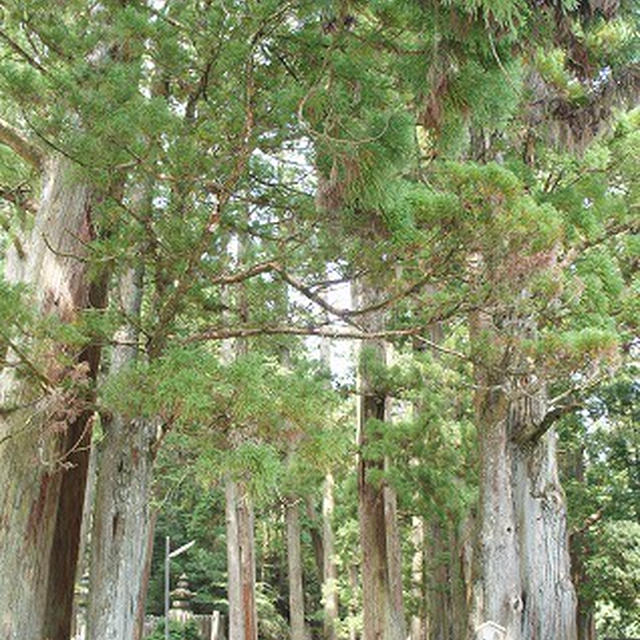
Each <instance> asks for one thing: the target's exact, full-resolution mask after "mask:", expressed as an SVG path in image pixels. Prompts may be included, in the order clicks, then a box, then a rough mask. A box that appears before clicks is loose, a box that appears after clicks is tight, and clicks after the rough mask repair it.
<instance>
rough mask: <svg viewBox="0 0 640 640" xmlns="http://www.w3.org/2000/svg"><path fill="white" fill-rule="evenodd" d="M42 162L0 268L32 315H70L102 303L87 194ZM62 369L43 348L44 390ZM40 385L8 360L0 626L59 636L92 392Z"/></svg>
mask: <svg viewBox="0 0 640 640" xmlns="http://www.w3.org/2000/svg"><path fill="white" fill-rule="evenodd" d="M43 167H44V168H43V189H42V195H41V199H40V205H39V207H38V211H37V213H36V216H35V220H34V225H33V228H32V230H31V231H30V233H27V234H25V238H23V239H22V241H21V243H20V244H21V246H22V247H24V250H25V253H22V252H20V251H17V249H16V247H15V245H14V246H13V247H10V248H8V251H7V257H6V274H5V275H6V278H7V280H8V281H9V282H12V283H23V284H25V285H28V286H29V288H30V289H31V291H32V292H33V295H34V297H35V303H36V305H37V308H38V309H39V312H40V313H41V314H43V315H46V314H53V315H56V316H58V317H59V318H60V319H61V320H62V321H63V322H69V321H71V320H73V319H74V318H75V317H76V315H77V313H78V312H79V311H80V310H82V309H84V308H87V307H89V306H91V305H95V306H102V305H103V304H104V298H105V294H104V287H103V286H102V283H101V282H97V283H94V284H91V283H90V281H89V278H88V274H87V264H86V262H84V256H85V254H86V243H88V242H89V241H90V240H91V239H92V228H91V218H90V216H91V202H92V198H93V195H92V193H91V190H90V189H89V187H88V186H87V185H86V184H82V183H79V182H77V181H76V182H74V181H73V179H72V177H71V176H72V169H71V166H70V165H69V163H68V162H66V161H64V160H60V159H58V158H49V159H47V160H46V161H44V165H43ZM99 353H100V352H99V349H98V348H97V347H91V346H88V347H87V348H85V349H84V350H83V352H82V353H81V354H80V356H79V358H78V359H77V360H76V363H77V365H80V367H81V368H84V371H85V372H86V377H87V380H91V379H92V378H94V377H95V374H96V370H97V366H98V360H99ZM9 357H10V358H11V357H12V354H9ZM77 370H78V371H79V370H80V369H79V368H78V369H77ZM68 374H69V371H68V370H67V371H63V370H61V367H60V366H59V365H58V366H56V365H55V363H54V359H53V357H52V358H51V365H50V370H49V371H47V372H46V376H47V377H48V378H49V383H50V385H51V386H50V389H49V390H48V392H51V389H52V388H53V387H54V386H55V385H57V384H58V383H59V382H61V381H62V379H63V378H64V377H65V376H66V375H68ZM40 393H41V391H40V390H39V389H36V387H35V385H34V384H33V383H32V382H30V381H28V380H27V379H18V378H17V377H16V376H15V372H14V371H13V370H12V369H7V370H5V371H3V372H2V374H1V376H0V403H1V404H11V403H16V402H17V403H24V404H28V403H32V408H30V409H23V410H19V411H16V412H14V413H12V414H10V415H8V416H6V417H2V418H0V441H2V444H0V486H2V487H3V492H2V497H1V498H0V557H1V558H2V564H3V566H2V571H1V572H0V601H1V602H2V603H3V612H2V614H0V635H2V637H3V638H8V639H11V640H13V639H16V640H17V639H20V640H41V639H42V638H49V639H50V640H66V638H68V635H69V632H70V627H71V613H72V601H73V585H74V579H75V571H76V563H77V556H78V546H79V537H80V526H81V520H82V504H83V499H84V487H85V482H86V475H87V466H88V450H89V442H90V416H91V411H90V410H89V409H88V408H87V400H90V399H91V398H90V397H79V396H69V397H68V398H66V399H64V400H63V401H62V402H60V401H59V402H58V404H61V405H62V407H63V408H57V409H51V406H52V404H55V402H53V403H52V402H51V400H52V398H53V397H54V396H50V397H48V398H47V397H44V398H41V399H40V400H39V399H38V396H39V394H40ZM54 393H55V392H54ZM59 400H62V399H59ZM56 425H57V426H56Z"/></svg>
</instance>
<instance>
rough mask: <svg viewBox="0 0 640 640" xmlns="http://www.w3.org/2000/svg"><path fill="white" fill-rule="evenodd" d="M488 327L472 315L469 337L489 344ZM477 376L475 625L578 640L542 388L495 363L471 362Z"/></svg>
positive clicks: (516, 634) (512, 634)
mask: <svg viewBox="0 0 640 640" xmlns="http://www.w3.org/2000/svg"><path fill="white" fill-rule="evenodd" d="M490 325H493V326H495V323H493V322H492V323H489V322H488V318H487V317H484V318H482V319H481V318H480V316H479V315H476V316H475V317H474V318H472V322H471V334H472V340H474V339H478V340H479V339H480V337H481V336H482V339H484V340H486V339H487V336H490V335H492V334H491V332H492V328H491V326H490ZM503 366H504V363H503ZM475 371H476V387H477V391H476V394H475V412H476V425H477V429H478V438H479V445H480V446H479V448H480V508H479V523H480V526H479V541H478V542H479V544H478V554H477V560H478V563H477V564H476V570H477V571H476V579H475V585H474V600H475V602H474V612H475V615H474V616H473V618H472V623H473V626H477V625H478V624H480V623H482V622H484V621H487V620H492V621H493V622H496V623H498V624H500V625H502V626H503V627H505V629H506V633H507V637H509V638H512V639H513V640H519V639H520V638H522V639H523V640H533V639H534V638H540V639H545V640H546V639H547V638H548V639H549V640H551V639H552V638H566V639H567V640H575V638H576V637H577V636H576V634H577V630H576V598H575V593H574V590H573V585H572V583H571V577H570V564H569V551H568V536H567V529H566V526H567V525H566V505H565V501H564V494H563V491H562V488H561V487H560V484H559V480H558V471H557V461H556V450H555V434H554V432H553V430H552V429H551V430H547V431H546V432H539V426H540V425H541V424H543V420H544V418H545V415H546V403H545V401H544V395H543V393H542V392H541V391H540V389H539V385H538V389H537V390H536V389H534V388H533V387H534V386H535V385H532V384H526V385H525V386H526V388H524V387H523V388H520V386H519V383H518V381H517V380H515V379H512V378H511V377H509V376H508V375H505V374H502V373H501V372H500V371H499V368H498V367H496V366H491V365H489V366H486V367H485V366H482V365H479V364H478V363H476V367H475ZM529 434H533V435H529Z"/></svg>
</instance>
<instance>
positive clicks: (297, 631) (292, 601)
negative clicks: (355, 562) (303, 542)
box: [285, 499, 305, 640]
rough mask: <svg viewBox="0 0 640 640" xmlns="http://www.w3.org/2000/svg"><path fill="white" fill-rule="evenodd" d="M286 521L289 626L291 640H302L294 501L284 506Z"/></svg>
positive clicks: (299, 555) (297, 514)
mask: <svg viewBox="0 0 640 640" xmlns="http://www.w3.org/2000/svg"><path fill="white" fill-rule="evenodd" d="M285 518H286V521H287V564H288V569H289V625H290V627H291V640H304V639H305V633H304V590H303V586H302V550H301V548H300V533H301V532H300V512H299V507H298V502H297V501H296V500H295V499H289V500H287V503H286V505H285Z"/></svg>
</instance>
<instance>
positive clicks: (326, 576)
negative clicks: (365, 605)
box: [322, 472, 338, 640]
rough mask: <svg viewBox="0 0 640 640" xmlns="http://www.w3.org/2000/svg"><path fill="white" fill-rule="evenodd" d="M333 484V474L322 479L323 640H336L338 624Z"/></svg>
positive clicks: (328, 474)
mask: <svg viewBox="0 0 640 640" xmlns="http://www.w3.org/2000/svg"><path fill="white" fill-rule="evenodd" d="M334 484H335V483H334V479H333V474H332V473H331V472H329V473H327V474H326V475H325V477H324V487H323V492H322V547H323V571H322V599H323V607H324V637H325V640H336V638H337V635H336V624H337V622H338V584H337V582H338V567H337V565H336V559H335V546H334V536H333V510H334V497H333V491H334Z"/></svg>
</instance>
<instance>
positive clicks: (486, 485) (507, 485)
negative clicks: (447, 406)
mask: <svg viewBox="0 0 640 640" xmlns="http://www.w3.org/2000/svg"><path fill="white" fill-rule="evenodd" d="M491 330H492V323H491V322H490V321H489V318H488V316H487V315H485V314H482V315H481V314H480V312H476V313H475V314H474V315H473V316H472V318H471V326H470V333H471V340H472V342H474V343H482V341H484V340H486V339H487V336H488V335H490V332H491ZM480 357H481V356H480V355H478V356H477V357H476V360H477V362H476V364H475V367H474V376H475V383H476V392H475V397H474V408H475V422H476V429H477V432H478V445H479V453H480V456H479V457H480V470H479V485H480V486H479V489H480V502H479V507H478V548H477V552H476V554H475V565H476V576H475V579H474V605H473V614H472V624H471V626H472V627H474V628H475V627H477V626H479V625H480V624H482V623H484V622H487V621H492V622H494V623H496V624H499V625H501V626H502V627H504V628H505V629H506V633H507V637H508V638H509V639H510V640H520V638H521V625H520V620H521V616H522V610H523V603H522V584H521V578H520V559H519V555H518V552H519V550H518V530H517V516H516V510H515V504H514V491H513V487H514V479H513V469H512V464H511V449H512V445H511V439H510V434H509V425H508V399H507V397H506V394H505V379H504V376H502V375H499V374H497V373H495V372H494V371H493V370H492V369H491V368H490V367H491V365H489V366H484V364H480V363H479V362H478V360H479V359H480ZM527 640H528V639H527Z"/></svg>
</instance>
